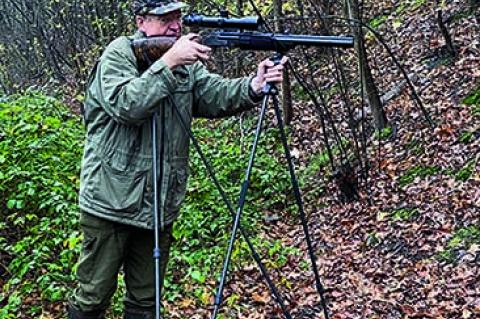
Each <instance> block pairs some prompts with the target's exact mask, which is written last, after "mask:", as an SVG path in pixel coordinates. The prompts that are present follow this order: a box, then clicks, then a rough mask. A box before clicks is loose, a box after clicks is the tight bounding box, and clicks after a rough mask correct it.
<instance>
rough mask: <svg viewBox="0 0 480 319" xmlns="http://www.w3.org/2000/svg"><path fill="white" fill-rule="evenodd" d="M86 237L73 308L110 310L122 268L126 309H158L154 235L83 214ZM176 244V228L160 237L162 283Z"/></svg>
mask: <svg viewBox="0 0 480 319" xmlns="http://www.w3.org/2000/svg"><path fill="white" fill-rule="evenodd" d="M80 226H81V229H82V231H83V234H84V239H83V244H82V249H81V253H80V260H79V263H78V267H77V280H78V287H77V288H76V289H75V291H74V293H73V296H72V298H71V299H70V305H71V306H73V307H74V308H76V309H77V310H79V311H82V312H88V311H101V310H105V309H106V308H108V306H109V304H110V299H111V297H112V296H113V294H114V293H115V290H116V289H117V276H118V272H119V271H120V269H121V267H122V266H123V271H124V274H125V284H126V288H127V294H126V296H125V299H124V303H125V306H126V307H132V308H142V309H154V306H155V265H154V261H153V246H154V233H153V231H151V230H146V229H142V228H137V227H132V226H128V225H124V224H119V223H115V222H111V221H108V220H105V219H102V218H98V217H95V216H93V215H91V214H88V213H84V212H82V215H81V217H80ZM171 242H172V227H171V226H170V227H168V228H166V229H165V231H164V232H162V233H161V235H160V251H161V260H160V264H161V277H162V278H161V284H163V278H164V276H163V275H164V274H165V270H166V266H167V261H168V256H169V252H170V244H171Z"/></svg>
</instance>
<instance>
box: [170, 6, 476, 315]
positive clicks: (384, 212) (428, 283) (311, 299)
mask: <svg viewBox="0 0 480 319" xmlns="http://www.w3.org/2000/svg"><path fill="white" fill-rule="evenodd" d="M455 3H456V2H455ZM434 6H435V5H434V4H433V1H431V4H428V3H427V4H424V5H422V6H421V7H419V8H417V9H415V10H413V9H412V10H410V11H406V12H402V13H401V14H400V13H398V11H397V12H396V13H397V14H396V13H395V10H394V9H395V8H392V7H391V5H389V6H388V7H387V8H385V7H381V5H380V4H377V10H378V12H379V14H380V13H382V14H383V15H384V17H383V18H382V20H383V24H384V26H383V29H382V30H381V31H385V33H387V34H389V36H387V39H388V40H389V44H390V45H391V46H392V49H393V51H394V53H395V55H396V56H397V57H399V60H400V61H401V62H402V64H403V65H404V66H405V68H406V70H407V73H408V74H409V75H411V74H415V76H414V80H413V82H414V85H415V87H416V89H417V91H418V92H419V94H420V97H421V99H422V102H423V104H424V106H425V107H426V109H427V111H428V112H429V114H430V115H431V117H432V119H433V121H434V123H435V124H434V127H430V126H429V125H428V123H427V122H426V121H425V118H424V117H423V114H422V112H421V111H420V109H419V107H418V106H417V104H415V103H414V101H413V100H412V99H411V98H410V97H409V92H408V88H407V87H404V88H403V90H402V91H401V94H400V95H398V96H397V97H395V98H394V99H392V100H390V101H388V102H387V104H386V111H387V117H388V120H389V123H390V126H391V127H393V132H392V133H391V134H389V135H388V136H387V137H386V138H379V139H375V138H373V139H372V140H371V141H370V144H369V147H368V152H369V156H370V163H371V169H370V172H369V179H368V183H367V184H366V185H363V186H362V187H361V189H360V198H359V199H358V200H356V201H353V202H350V203H342V202H341V201H340V200H339V196H338V195H337V194H338V189H337V186H336V185H335V183H333V182H330V183H329V184H328V187H327V190H326V191H325V192H324V193H323V194H322V195H321V196H308V195H307V196H306V198H307V199H306V203H305V210H306V213H307V218H308V221H309V229H310V235H311V238H312V241H313V247H314V251H315V254H316V256H317V260H316V266H317V268H318V271H319V277H320V281H321V283H322V284H323V286H324V288H325V293H324V294H325V297H326V301H327V308H328V313H329V315H330V318H334V319H347V318H371V319H373V318H436V319H440V318H459V319H460V318H462V319H469V318H480V284H479V282H480V272H479V270H480V267H479V266H480V110H479V102H478V95H479V94H480V93H479V88H480V87H479V84H480V24H479V21H478V11H477V16H475V14H466V11H465V10H466V8H464V7H463V8H462V6H461V5H459V4H451V5H448V6H447V7H446V8H445V10H444V18H445V19H446V20H447V21H448V24H447V25H448V27H449V29H450V30H451V32H452V35H453V38H454V42H455V46H456V50H457V56H456V57H455V58H451V59H449V58H447V57H446V56H445V55H442V54H443V53H442V52H444V50H443V49H442V47H443V46H444V41H443V38H442V37H441V35H440V34H439V32H438V28H437V25H436V20H435V17H436V15H435V9H434ZM378 7H380V8H378ZM385 12H390V13H391V14H385ZM399 17H401V18H402V19H403V22H402V24H401V25H398V24H396V21H398V18H399ZM372 53H373V55H372V56H371V57H370V59H371V61H374V62H375V65H376V68H377V71H376V74H375V76H376V77H377V79H379V80H378V81H379V82H380V87H381V88H382V90H387V91H388V89H391V88H394V87H395V86H396V85H397V84H398V83H400V82H401V81H402V79H403V78H402V77H401V76H400V75H399V74H397V73H398V72H397V71H392V70H393V69H394V68H393V67H392V64H391V61H390V59H388V58H387V57H386V55H385V53H384V52H383V51H382V49H381V48H378V49H377V48H375V49H373V50H372ZM378 70H383V71H378ZM384 92H385V91H384ZM475 92H476V94H477V98H476V102H473V103H468V100H467V101H466V100H465V99H466V98H467V97H468V96H472V95H474V94H475ZM470 99H472V97H471V98H470ZM294 109H295V117H294V120H293V129H292V132H293V134H294V139H293V141H294V142H293V145H292V147H294V148H297V149H298V150H299V153H302V152H303V151H304V150H306V149H308V150H310V151H311V150H312V149H313V150H315V148H316V147H317V146H316V144H315V143H316V142H315V141H318V140H319V137H316V136H312V132H316V131H318V127H319V123H318V121H317V120H315V119H314V118H315V116H314V115H313V112H312V111H311V108H309V106H308V105H306V104H305V103H304V102H299V103H298V104H296V105H295V107H294ZM305 136H311V138H310V141H305V140H302V138H303V137H305ZM308 164H309V163H308V161H307V160H304V161H303V162H302V159H300V166H308ZM319 179H320V177H319ZM304 191H306V192H308V190H304ZM268 213H269V214H271V215H279V216H280V218H278V219H275V220H274V221H270V222H268V223H267V224H266V225H265V231H264V234H263V235H262V236H263V237H264V238H266V239H269V240H280V241H281V242H282V243H283V245H284V247H289V248H291V247H296V248H298V252H299V253H297V254H289V255H288V261H287V262H286V263H285V265H284V266H283V267H280V268H275V269H274V270H273V271H272V277H273V279H274V281H275V282H277V283H279V285H280V290H281V292H282V293H283V296H284V298H285V300H286V303H287V308H288V309H289V311H290V312H291V314H292V316H293V317H294V318H324V317H323V311H322V307H321V299H320V297H319V294H318V292H317V291H316V289H315V285H314V275H313V273H312V271H311V267H310V261H309V256H308V250H307V245H306V240H305V236H304V233H303V230H302V226H301V224H300V219H299V217H298V216H293V217H292V214H287V213H284V212H282V211H273V212H268ZM232 295H236V296H239V297H238V298H237V299H235V300H234V301H233V302H230V303H227V304H226V305H224V307H223V310H222V313H223V314H224V315H225V317H227V318H252V319H253V318H281V317H283V315H282V312H281V309H280V307H279V306H278V305H277V303H276V302H275V301H274V300H273V299H272V297H271V295H270V293H269V290H268V288H267V286H266V285H265V283H264V280H263V278H262V277H261V276H260V273H259V271H258V269H257V267H256V265H255V264H253V263H252V264H251V265H247V266H245V267H244V268H243V269H239V270H236V271H235V273H234V274H232V275H231V276H230V278H229V281H228V283H227V286H226V289H225V296H226V298H227V299H228V297H229V296H232ZM197 306H198V305H197ZM210 310H211V309H198V308H197V307H193V306H192V304H189V303H188V302H186V303H183V304H182V303H180V305H179V304H178V303H177V304H176V306H173V305H168V306H167V312H169V313H170V317H171V318H179V316H178V317H177V315H176V314H177V313H182V315H183V316H189V317H191V318H207V317H209V315H208V314H209V312H210Z"/></svg>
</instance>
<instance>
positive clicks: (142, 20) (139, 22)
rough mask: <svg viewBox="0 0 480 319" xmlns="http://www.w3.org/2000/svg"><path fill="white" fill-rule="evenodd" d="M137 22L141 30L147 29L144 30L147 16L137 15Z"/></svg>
mask: <svg viewBox="0 0 480 319" xmlns="http://www.w3.org/2000/svg"><path fill="white" fill-rule="evenodd" d="M135 23H136V24H137V29H138V30H139V31H145V30H143V24H144V23H145V17H143V16H135Z"/></svg>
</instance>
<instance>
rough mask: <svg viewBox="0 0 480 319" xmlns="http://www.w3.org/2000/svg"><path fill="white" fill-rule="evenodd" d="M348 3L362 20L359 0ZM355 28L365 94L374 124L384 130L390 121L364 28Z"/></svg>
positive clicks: (350, 10)
mask: <svg viewBox="0 0 480 319" xmlns="http://www.w3.org/2000/svg"><path fill="white" fill-rule="evenodd" d="M346 4H347V8H348V13H349V17H350V18H353V19H356V20H360V19H361V17H360V14H359V5H358V0H347V3H346ZM354 30H355V31H354V33H355V39H356V41H355V50H356V51H357V55H358V64H359V69H360V74H361V76H362V82H363V90H364V94H365V95H366V97H367V100H368V104H369V105H370V108H371V111H372V115H373V123H374V126H375V128H376V129H377V130H382V129H384V128H385V127H386V126H387V123H388V122H387V117H386V115H385V111H384V110H383V106H382V102H381V100H380V96H379V93H378V89H377V86H376V84H375V81H374V80H373V76H372V72H371V70H370V67H369V65H368V59H367V51H366V49H365V43H364V39H363V30H362V27H361V26H360V25H359V26H357V27H356V28H354Z"/></svg>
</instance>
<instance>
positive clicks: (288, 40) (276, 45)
mask: <svg viewBox="0 0 480 319" xmlns="http://www.w3.org/2000/svg"><path fill="white" fill-rule="evenodd" d="M183 23H184V24H185V25H188V26H199V27H208V28H222V29H223V30H215V31H211V32H208V33H206V34H204V35H202V36H201V38H200V39H199V42H200V43H201V44H203V45H206V46H209V47H211V48H239V49H241V50H254V51H275V52H277V53H280V54H282V55H283V54H285V53H287V52H288V51H290V50H292V49H294V48H295V47H296V46H313V47H338V48H352V47H353V44H354V42H353V37H351V36H318V35H303V34H283V33H282V34H275V33H265V32H259V31H255V30H258V29H259V28H260V26H261V22H260V20H259V18H258V17H244V18H225V17H207V16H202V15H197V14H190V15H188V16H186V17H185V18H184V19H183ZM244 30H248V31H244ZM176 40H177V39H176V38H175V37H170V36H153V37H147V38H142V39H135V40H132V49H133V52H134V53H135V56H136V58H137V63H138V65H139V67H141V68H142V67H144V68H148V67H149V66H150V65H151V64H152V63H153V62H155V61H156V60H158V59H159V58H160V57H161V56H162V55H163V54H164V53H165V52H166V51H167V50H168V49H170V48H171V47H172V46H173V44H174V43H175V41H176Z"/></svg>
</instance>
